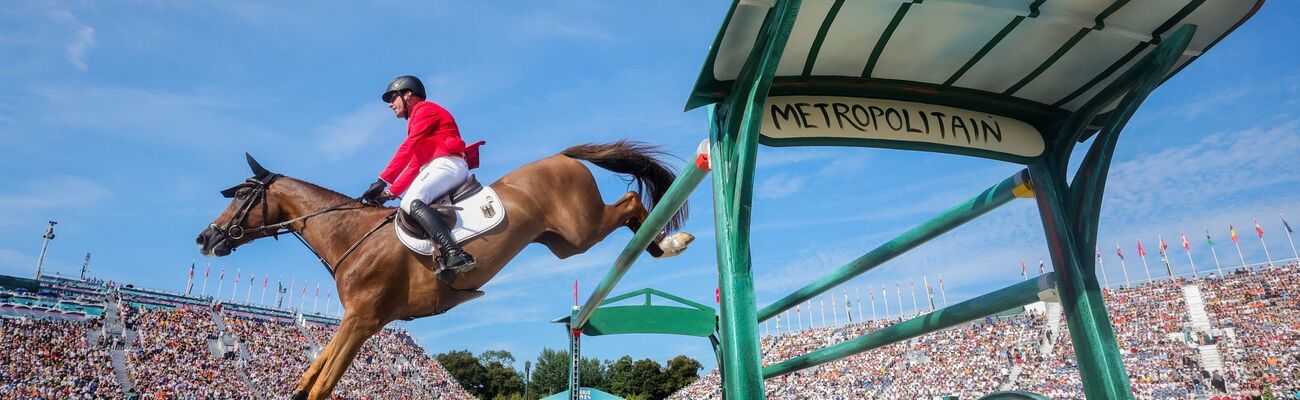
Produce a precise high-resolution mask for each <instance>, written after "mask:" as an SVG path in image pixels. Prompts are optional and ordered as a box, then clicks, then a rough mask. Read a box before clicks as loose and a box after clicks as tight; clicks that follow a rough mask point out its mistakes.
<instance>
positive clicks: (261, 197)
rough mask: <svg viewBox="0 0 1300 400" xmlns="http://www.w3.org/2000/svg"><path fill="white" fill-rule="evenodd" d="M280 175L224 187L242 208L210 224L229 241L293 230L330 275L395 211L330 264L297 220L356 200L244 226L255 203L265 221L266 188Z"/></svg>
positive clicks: (333, 209)
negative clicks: (223, 221)
mask: <svg viewBox="0 0 1300 400" xmlns="http://www.w3.org/2000/svg"><path fill="white" fill-rule="evenodd" d="M280 176H281V175H280V174H277V173H272V172H268V173H266V174H264V175H262V176H258V177H252V178H248V179H246V180H244V182H243V183H240V184H238V185H235V186H233V187H231V188H229V189H226V190H222V191H221V196H222V197H225V198H227V199H233V198H238V199H240V200H242V201H243V203H241V204H240V205H239V208H238V209H239V211H236V212H235V215H232V216H231V217H230V220H229V221H228V222H227V223H226V226H225V227H220V226H217V224H211V225H208V228H211V229H212V230H213V231H215V232H217V234H219V235H222V236H225V237H226V239H228V240H230V241H234V240H239V239H242V238H243V237H244V235H247V234H249V233H253V234H255V235H257V234H260V235H262V236H263V237H264V236H270V237H272V238H273V239H275V240H280V235H282V234H286V233H291V234H293V236H294V237H295V238H297V239H298V241H299V242H302V244H303V246H306V247H307V249H308V250H311V252H312V254H314V255H316V259H318V260H320V262H321V264H324V265H325V269H326V270H328V271H329V272H330V274H331V275H333V274H334V270H335V267H336V266H338V265H339V264H342V263H343V260H344V259H347V257H348V255H350V254H352V251H354V250H356V248H357V246H359V245H360V244H361V242H364V241H365V240H366V238H369V237H370V235H371V234H374V233H375V231H378V230H379V227H381V226H383V225H384V224H386V223H388V222H389V221H392V217H393V216H392V215H390V216H389V217H388V218H385V219H384V220H382V221H380V223H379V225H376V226H375V228H374V229H371V230H370V232H367V233H366V235H365V236H363V237H362V238H361V240H358V241H357V242H356V243H353V244H352V247H349V248H348V250H347V251H346V252H344V253H343V256H342V257H339V260H338V261H337V262H335V263H334V266H330V263H329V262H326V261H325V258H324V257H322V256H321V255H320V253H319V252H317V251H316V249H315V248H313V247H311V244H309V243H307V240H306V239H303V237H302V234H301V233H299V229H298V228H295V227H294V224H297V223H299V222H304V221H306V220H307V219H308V218H311V217H315V216H317V215H321V214H324V213H328V212H333V211H340V210H348V209H350V208H345V207H344V206H346V205H348V204H350V203H353V200H346V201H343V202H340V203H338V204H335V205H332V206H329V207H326V208H323V209H320V210H316V211H313V212H310V213H307V214H303V215H302V216H300V217H297V218H292V219H289V220H286V221H283V222H277V223H274V224H265V225H261V226H258V227H256V228H244V226H243V225H244V222H246V221H247V220H248V214H249V212H250V211H252V210H253V207H255V206H256V205H257V204H258V203H261V205H262V207H261V208H262V221H266V217H267V215H268V214H269V212H268V208H269V205H268V202H267V201H266V190H267V188H268V187H270V186H271V184H272V183H274V182H275V180H276V179H277V178H279V177H280ZM250 188H251V189H250ZM245 189H249V190H250V191H248V192H245V193H246V194H243V195H242V196H241V195H240V192H241V191H243V190H245Z"/></svg>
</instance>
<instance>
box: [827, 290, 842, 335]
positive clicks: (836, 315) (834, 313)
mask: <svg viewBox="0 0 1300 400" xmlns="http://www.w3.org/2000/svg"><path fill="white" fill-rule="evenodd" d="M829 296H830V297H831V317H834V318H835V327H839V326H840V312H839V310H837V309H836V307H835V292H831V293H830V294H829Z"/></svg>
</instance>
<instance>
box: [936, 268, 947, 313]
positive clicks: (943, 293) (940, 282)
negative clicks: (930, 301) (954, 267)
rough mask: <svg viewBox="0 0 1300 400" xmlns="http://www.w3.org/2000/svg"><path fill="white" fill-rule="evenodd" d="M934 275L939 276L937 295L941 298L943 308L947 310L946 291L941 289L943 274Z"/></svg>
mask: <svg viewBox="0 0 1300 400" xmlns="http://www.w3.org/2000/svg"><path fill="white" fill-rule="evenodd" d="M935 274H936V275H939V295H940V296H943V307H944V308H948V291H947V290H946V289H944V288H943V274H940V273H937V272H936V273H935Z"/></svg>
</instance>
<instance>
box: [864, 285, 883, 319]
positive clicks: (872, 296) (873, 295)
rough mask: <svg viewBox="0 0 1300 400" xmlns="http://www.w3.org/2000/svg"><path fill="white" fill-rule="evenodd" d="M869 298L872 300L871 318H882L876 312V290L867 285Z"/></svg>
mask: <svg viewBox="0 0 1300 400" xmlns="http://www.w3.org/2000/svg"><path fill="white" fill-rule="evenodd" d="M867 300H870V301H871V320H872V321H875V320H878V319H880V316H879V315H877V314H876V292H875V291H872V290H871V287H870V286H868V287H867Z"/></svg>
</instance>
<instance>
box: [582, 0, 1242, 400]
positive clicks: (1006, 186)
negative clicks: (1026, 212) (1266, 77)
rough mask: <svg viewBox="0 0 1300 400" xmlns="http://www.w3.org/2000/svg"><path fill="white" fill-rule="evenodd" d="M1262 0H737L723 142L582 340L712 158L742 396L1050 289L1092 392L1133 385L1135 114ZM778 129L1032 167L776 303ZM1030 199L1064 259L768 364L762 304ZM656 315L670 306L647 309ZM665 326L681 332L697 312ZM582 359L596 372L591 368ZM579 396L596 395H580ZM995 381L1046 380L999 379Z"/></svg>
mask: <svg viewBox="0 0 1300 400" xmlns="http://www.w3.org/2000/svg"><path fill="white" fill-rule="evenodd" d="M1262 3H1263V1H1262V0H1147V1H1128V0H998V1H988V0H802V1H800V0H736V1H734V2H733V4H732V6H731V9H730V10H729V12H728V13H727V15H726V18H725V20H724V21H723V24H722V28H721V29H720V30H719V31H718V35H717V37H716V38H715V40H714V42H713V46H712V47H711V48H710V50H709V54H708V57H707V59H706V60H705V63H704V66H703V68H702V70H701V71H700V76H699V79H698V80H697V81H696V84H695V87H694V89H693V90H692V92H691V94H690V98H689V99H688V101H687V106H686V108H687V109H688V110H690V109H694V108H697V107H701V106H709V113H708V115H709V116H708V121H709V140H708V143H707V146H702V149H701V153H702V155H701V157H700V158H697V162H696V163H694V164H692V165H688V168H687V169H686V171H685V172H684V173H683V174H682V176H681V177H679V179H678V182H676V183H674V184H673V187H672V188H671V189H670V191H669V192H670V194H669V196H668V200H665V201H663V202H661V203H660V204H661V205H660V206H657V207H656V208H655V210H652V212H651V213H650V217H649V219H648V220H647V221H646V224H644V225H643V228H644V229H642V230H641V231H640V232H638V233H637V234H636V235H635V236H634V237H633V240H632V243H630V244H629V245H628V247H627V250H626V251H625V252H624V253H623V255H621V256H620V257H619V259H618V261H617V262H616V263H615V266H614V268H612V269H611V271H610V272H609V274H608V275H606V277H605V279H604V280H602V281H601V283H600V285H599V286H598V287H597V289H596V290H595V292H594V293H592V295H591V296H590V297H589V298H588V300H587V302H586V304H585V305H584V306H583V307H582V308H575V310H574V311H573V314H572V315H571V317H570V318H569V319H568V321H569V322H568V328H569V330H570V332H571V335H570V336H571V337H572V340H571V345H572V346H573V350H574V353H573V354H575V355H576V354H577V338H578V337H580V335H581V334H582V333H587V334H588V335H592V334H598V333H597V332H596V330H593V329H592V328H591V327H592V326H593V325H592V322H593V321H597V320H600V318H594V319H593V318H592V314H593V313H595V312H597V309H596V307H597V306H599V305H602V304H608V301H605V300H604V299H605V297H606V296H608V294H609V292H610V290H612V289H613V287H614V285H616V284H617V283H618V280H619V279H621V278H622V276H623V274H624V273H625V272H626V271H627V268H629V267H630V266H631V263H632V261H634V259H635V257H636V256H637V254H639V252H640V251H641V249H644V248H645V246H646V245H647V244H648V243H649V241H650V240H651V238H652V236H653V234H654V233H655V232H657V231H658V230H659V229H662V227H663V223H664V222H666V221H667V218H668V216H669V215H671V214H672V213H673V212H675V211H676V210H677V208H678V207H680V205H681V202H682V201H684V200H685V197H686V196H687V195H688V194H689V192H690V191H691V190H693V189H694V188H695V186H696V185H698V183H699V181H700V180H701V179H702V178H703V175H704V172H703V169H709V168H711V169H712V171H713V200H714V223H715V228H716V237H717V253H718V255H717V256H718V283H719V285H718V286H719V288H720V290H721V304H720V306H721V311H720V315H719V316H718V317H717V332H716V334H714V335H711V336H710V338H712V339H715V341H714V343H715V348H716V350H717V354H718V357H719V363H718V366H719V368H720V369H721V371H722V382H723V384H722V386H723V387H722V390H723V395H724V396H725V397H726V398H728V399H746V400H747V399H762V398H764V396H765V394H764V389H763V380H764V379H766V378H771V377H775V376H780V375H783V374H787V373H790V372H793V371H797V370H800V369H804V368H809V367H813V366H816V365H819V364H822V363H826V362H830V361H834V360H837V359H841V358H844V357H848V356H851V355H854V354H858V353H861V352H863V351H867V350H870V349H874V348H878V347H881V346H884V345H888V344H891V343H896V342H899V341H902V340H907V339H910V338H913V337H916V336H919V335H922V334H926V333H930V332H934V331H937V330H941V329H945V328H948V327H952V326H956V325H958V324H962V323H965V322H969V321H972V320H976V319H979V318H981V317H984V316H987V315H992V314H997V313H1000V312H1003V311H1006V310H1008V309H1013V308H1016V307H1021V306H1024V305H1027V304H1030V303H1034V302H1038V301H1059V302H1060V303H1061V306H1062V311H1063V313H1064V315H1065V319H1066V326H1067V327H1068V329H1069V332H1070V339H1071V341H1072V345H1073V347H1074V351H1075V354H1076V357H1077V360H1078V367H1079V373H1080V377H1081V379H1082V382H1083V389H1084V393H1085V395H1086V396H1087V397H1088V398H1090V399H1129V398H1132V397H1133V395H1132V391H1131V390H1130V387H1129V379H1128V374H1127V372H1126V371H1125V369H1124V364H1123V359H1122V358H1121V355H1120V352H1119V349H1118V347H1117V344H1116V341H1115V333H1114V330H1113V329H1112V327H1111V324H1110V319H1109V317H1108V316H1107V314H1106V308H1105V304H1104V301H1103V299H1102V295H1101V288H1100V285H1098V283H1097V277H1096V272H1095V267H1096V266H1095V265H1094V260H1093V258H1092V257H1091V254H1092V250H1093V249H1094V248H1095V247H1096V241H1097V221H1098V216H1099V212H1100V210H1101V201H1102V193H1103V191H1104V189H1105V185H1106V173H1107V171H1108V170H1109V168H1110V162H1111V158H1112V156H1113V154H1114V150H1115V146H1116V144H1117V141H1118V138H1119V134H1120V132H1121V130H1122V129H1123V127H1124V125H1125V124H1126V123H1127V122H1128V121H1129V119H1130V118H1131V117H1132V115H1133V113H1134V111H1135V110H1136V109H1137V108H1138V106H1139V105H1141V104H1142V102H1143V101H1144V100H1145V99H1146V97H1147V95H1149V94H1150V93H1151V92H1152V91H1153V90H1155V88H1156V87H1157V86H1159V85H1160V84H1161V83H1163V82H1164V81H1166V80H1168V79H1170V78H1171V77H1172V76H1173V75H1174V74H1175V73H1176V72H1177V71H1179V70H1181V69H1182V68H1183V67H1185V66H1187V64H1189V63H1191V62H1192V61H1194V60H1195V59H1197V58H1199V57H1200V56H1201V55H1202V54H1203V53H1204V52H1205V51H1206V50H1207V49H1209V48H1210V47H1211V46H1213V45H1214V44H1215V43H1217V42H1218V41H1219V40H1222V39H1223V38H1224V37H1226V36H1227V35H1228V34H1229V33H1230V32H1232V30H1234V29H1235V28H1236V27H1237V26H1240V25H1241V24H1242V23H1244V22H1245V21H1246V20H1247V19H1249V18H1250V17H1251V16H1252V15H1253V14H1254V13H1255V11H1256V10H1258V9H1259V7H1260V6H1261V5H1262ZM1089 140H1091V145H1090V146H1089V148H1088V150H1087V151H1086V153H1085V154H1084V155H1083V159H1082V163H1081V164H1080V165H1079V167H1078V170H1077V172H1075V174H1074V175H1073V176H1072V177H1069V176H1067V169H1068V164H1069V162H1070V157H1071V155H1072V154H1074V150H1075V146H1078V145H1079V144H1081V143H1085V142H1087V141H1089ZM759 144H764V145H768V146H777V147H783V146H856V147H878V148H892V149H903V150H916V151H928V152H939V153H948V154H956V155H965V156H974V157H983V158H989V159H994V160H1000V161H1006V162H1011V163H1016V164H1021V165H1025V166H1026V167H1027V168H1026V169H1024V170H1022V171H1021V172H1019V173H1017V174H1015V175H1013V176H1011V177H1009V178H1007V179H1005V180H1003V181H1002V182H999V183H997V184H995V185H993V186H992V187H990V188H988V189H987V190H985V191H984V192H982V193H980V194H979V195H977V196H975V197H972V198H971V199H969V200H967V201H965V202H962V203H960V204H958V205H956V206H954V207H952V208H950V209H948V210H946V211H944V212H943V213H940V214H939V215H937V216H935V217H934V218H932V219H930V220H928V221H926V222H924V223H922V224H920V225H918V226H916V227H914V228H912V229H910V230H908V231H906V232H904V233H902V234H900V235H899V236H898V237H896V238H894V239H892V240H890V241H888V242H886V243H884V244H882V245H881V246H879V247H878V248H876V249H874V250H871V251H869V252H867V253H866V254H864V255H863V256H861V257H859V258H857V259H855V260H853V261H850V262H849V263H848V264H845V265H844V266H841V267H840V268H838V269H836V270H834V271H832V272H831V273H830V274H828V275H826V276H824V277H822V278H820V279H818V280H816V281H814V282H811V283H809V284H807V285H806V286H804V287H803V288H801V289H799V290H797V291H795V292H794V293H791V294H790V295H787V296H785V297H784V298H781V299H779V300H777V301H776V302H774V303H772V304H770V305H768V306H767V307H764V308H763V309H762V310H758V309H757V307H756V304H755V299H754V279H753V273H752V267H753V262H752V260H751V258H750V230H749V225H750V210H751V207H752V204H751V200H752V195H753V187H754V168H755V158H756V156H757V150H758V145H759ZM704 155H707V157H704ZM701 160H702V163H701ZM1028 197H1032V198H1034V199H1035V201H1036V202H1037V205H1038V210H1039V215H1040V217H1041V220H1042V224H1043V231H1044V233H1045V235H1046V239H1047V244H1048V247H1049V251H1050V254H1051V258H1052V265H1053V267H1054V269H1055V271H1054V272H1050V273H1047V274H1045V275H1043V276H1040V277H1037V278H1035V279H1030V280H1027V281H1025V282H1021V283H1018V284H1015V285H1011V286H1009V287H1006V288H1003V289H999V290H996V291H993V292H991V293H988V294H985V295H982V296H978V297H976V298H974V299H971V300H967V301H965V302H962V303H958V304H954V305H952V306H950V307H946V308H944V309H940V310H936V311H935V312H932V313H929V314H926V315H922V316H918V317H915V318H912V319H910V320H907V321H903V322H900V323H898V324H895V325H893V326H890V327H888V328H885V329H881V330H878V331H875V332H871V333H868V334H866V335H863V336H861V337H858V338H854V339H850V340H848V341H845V342H841V343H838V344H835V345H832V346H829V347H826V348H824V349H820V350H816V351H813V352H811V353H808V354H805V355H802V356H798V357H795V358H792V359H789V360H786V361H783V362H780V363H776V364H773V365H769V366H767V367H763V365H762V364H761V355H760V350H759V341H758V323H760V322H761V321H763V320H766V319H768V318H771V317H773V316H775V315H778V314H780V313H781V312H782V311H785V310H787V309H790V308H792V307H794V306H795V305H797V304H800V303H802V302H804V301H806V300H808V299H810V298H812V297H814V296H817V295H818V294H821V293H824V292H826V291H827V290H830V289H832V288H834V287H835V286H837V285H840V284H842V283H844V282H846V281H848V280H850V279H853V278H854V277H856V276H858V275H860V274H862V273H864V272H867V271H869V270H871V269H873V268H875V267H877V266H879V265H881V264H883V263H884V262H886V261H888V260H890V259H893V258H894V257H897V256H899V255H901V254H903V253H904V252H906V251H908V250H910V249H913V248H915V247H916V246H919V245H921V244H922V243H925V242H926V241H929V240H930V239H933V238H935V237H937V236H939V235H940V234H943V233H944V232H947V231H949V230H951V229H953V228H955V227H957V226H959V225H961V224H963V223H966V222H968V221H970V220H973V219H975V218H976V217H979V216H980V215H983V214H984V213H987V212H988V211H990V210H993V209H995V208H997V207H999V206H1001V205H1003V204H1006V203H1008V202H1010V201H1011V200H1014V199H1016V198H1028ZM645 293H649V292H634V293H632V294H629V295H626V296H633V295H638V294H645ZM647 296H649V295H648V294H647ZM647 299H648V297H647ZM611 300H613V299H611ZM602 310H604V309H602ZM647 311H648V310H647ZM696 311H700V312H705V310H703V309H698V308H697V309H696ZM632 312H636V311H632ZM653 312H660V311H652V312H647V313H646V315H647V316H648V315H651V313H653ZM674 312H675V311H674ZM682 312H687V311H682ZM620 315H621V316H622V317H620V318H621V319H628V320H631V319H634V318H635V317H633V315H634V314H629V313H621V314H620ZM706 319H707V318H704V317H703V316H698V317H694V318H693V320H694V321H696V322H695V323H693V324H697V325H703V324H704V323H705V322H704V321H705V320H706ZM563 321H564V320H561V321H560V322H563ZM584 328H585V329H584ZM629 329H630V328H629ZM637 329H639V330H637V331H638V332H645V331H649V330H652V329H651V328H649V327H646V326H641V327H640V328H637ZM658 330H659V331H660V333H680V332H683V331H684V328H683V329H681V330H679V329H677V328H675V327H667V328H660V329H658ZM620 332H621V333H628V332H632V330H623V331H620ZM702 333H703V332H696V333H695V335H696V336H702ZM572 372H573V373H574V374H575V376H576V372H577V371H576V365H575V366H574V368H573V370H572ZM574 379H575V386H574V387H576V378H574ZM572 395H573V396H574V397H572V398H577V397H576V396H577V393H576V392H573V393H572ZM986 398H1021V399H1031V398H1032V399H1041V398H1045V397H1044V396H1041V395H1038V394H1033V393H1026V392H999V393H994V394H991V395H989V396H987V397H986Z"/></svg>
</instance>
